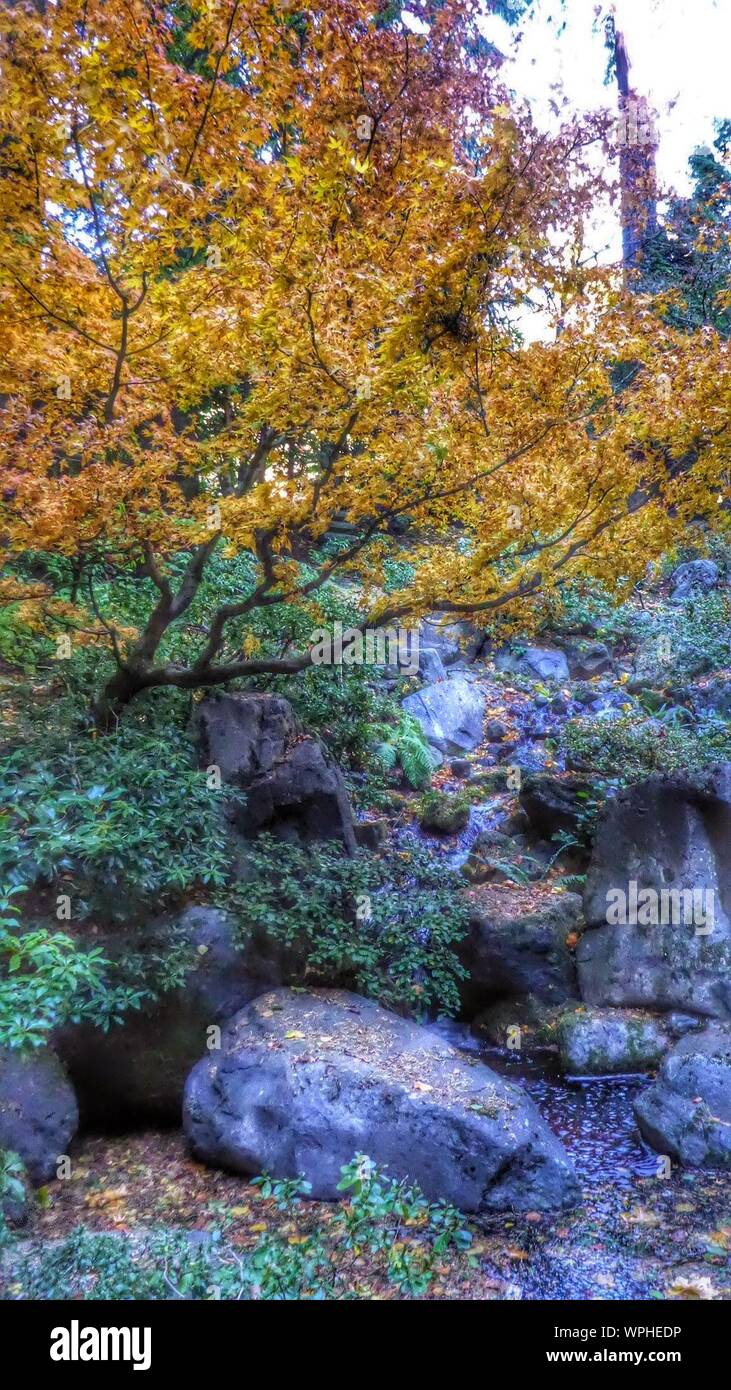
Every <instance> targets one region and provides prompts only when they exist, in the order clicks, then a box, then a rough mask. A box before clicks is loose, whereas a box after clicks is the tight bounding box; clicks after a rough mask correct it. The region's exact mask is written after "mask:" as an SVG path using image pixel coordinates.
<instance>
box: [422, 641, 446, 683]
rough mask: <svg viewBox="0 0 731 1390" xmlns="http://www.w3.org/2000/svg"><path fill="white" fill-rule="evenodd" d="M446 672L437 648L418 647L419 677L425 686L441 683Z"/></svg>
mask: <svg viewBox="0 0 731 1390" xmlns="http://www.w3.org/2000/svg"><path fill="white" fill-rule="evenodd" d="M446 674H447V672H446V670H445V668H444V662H443V661H442V658H441V656H440V654H439V651H438V649H437V647H422V646H420V647H419V675H420V676H421V679H422V680H423V681H425V682H426V684H427V685H434V684H435V682H436V681H443V680H444V677H445V676H446Z"/></svg>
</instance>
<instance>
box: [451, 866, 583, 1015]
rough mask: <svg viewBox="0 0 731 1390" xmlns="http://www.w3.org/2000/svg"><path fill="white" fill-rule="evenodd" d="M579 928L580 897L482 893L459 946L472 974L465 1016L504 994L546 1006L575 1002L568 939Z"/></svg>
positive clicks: (464, 995) (464, 988) (466, 984)
mask: <svg viewBox="0 0 731 1390" xmlns="http://www.w3.org/2000/svg"><path fill="white" fill-rule="evenodd" d="M580 926H581V899H580V897H579V896H578V894H577V893H552V894H546V895H545V897H543V898H541V899H540V900H539V901H538V902H537V903H536V901H535V894H531V891H530V890H522V891H521V890H519V889H514V890H512V891H511V892H510V893H509V894H505V893H504V892H501V890H500V889H499V888H497V889H489V888H488V889H484V890H482V891H481V892H480V893H479V894H478V895H476V900H475V905H474V906H473V907H472V910H471V915H470V919H469V925H468V930H467V935H466V937H465V939H464V941H463V942H462V943H461V944H460V948H459V954H460V959H461V961H462V964H463V965H464V966H465V967H466V969H467V970H468V972H469V978H468V979H467V980H466V981H464V982H463V984H462V986H461V991H462V998H463V1003H464V1007H465V1012H466V1013H467V1014H470V1013H472V1014H474V1013H475V1012H476V1011H477V1010H478V1009H480V1008H484V1007H485V1006H486V1005H487V1004H490V1003H492V1002H493V1000H495V999H499V998H501V997H502V996H505V995H518V994H533V995H535V996H536V998H538V999H541V1000H542V1001H543V1002H544V1003H547V1004H554V1003H562V1002H564V1001H565V1000H567V999H571V998H575V997H576V993H577V990H576V975H575V970H574V960H573V956H572V954H571V951H570V949H569V947H568V946H567V944H566V938H567V936H569V935H570V933H573V932H576V931H577V930H578V929H579V928H580Z"/></svg>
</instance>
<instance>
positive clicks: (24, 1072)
mask: <svg viewBox="0 0 731 1390" xmlns="http://www.w3.org/2000/svg"><path fill="white" fill-rule="evenodd" d="M78 1126H79V1111H78V1107H77V1104H76V1096H75V1095H74V1091H73V1087H72V1086H71V1084H70V1082H69V1079H68V1077H67V1075H66V1072H65V1071H64V1069H63V1067H62V1066H61V1063H60V1062H59V1060H58V1057H56V1055H55V1053H53V1052H51V1051H50V1049H49V1048H45V1047H43V1048H34V1049H33V1050H32V1051H27V1052H26V1051H23V1052H20V1051H16V1050H15V1049H13V1048H3V1049H2V1051H0V1149H10V1150H11V1151H12V1152H14V1153H16V1154H18V1156H19V1157H20V1158H21V1159H22V1160H23V1163H24V1164H25V1168H26V1170H27V1172H28V1174H29V1176H30V1178H31V1179H32V1181H33V1182H34V1183H44V1182H48V1180H49V1179H50V1178H54V1177H55V1176H56V1172H57V1168H58V1160H59V1158H61V1156H62V1155H65V1154H67V1153H68V1148H69V1144H70V1143H71V1140H72V1139H73V1137H74V1135H75V1133H76V1131H77V1129H78Z"/></svg>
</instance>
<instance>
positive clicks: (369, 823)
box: [355, 816, 388, 850]
mask: <svg viewBox="0 0 731 1390" xmlns="http://www.w3.org/2000/svg"><path fill="white" fill-rule="evenodd" d="M355 839H356V843H357V844H358V845H360V846H361V848H362V849H372V850H378V849H383V846H384V845H385V844H386V841H387V840H388V821H387V820H386V819H385V817H383V816H381V817H379V819H378V820H361V821H358V822H357V824H356V826H355Z"/></svg>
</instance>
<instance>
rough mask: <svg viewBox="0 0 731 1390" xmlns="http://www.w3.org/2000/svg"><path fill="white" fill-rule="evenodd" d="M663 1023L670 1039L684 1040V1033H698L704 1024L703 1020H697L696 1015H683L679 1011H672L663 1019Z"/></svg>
mask: <svg viewBox="0 0 731 1390" xmlns="http://www.w3.org/2000/svg"><path fill="white" fill-rule="evenodd" d="M663 1023H664V1025H665V1027H666V1029H667V1031H668V1033H669V1034H670V1037H671V1038H675V1040H676V1041H677V1039H678V1038H684V1037H685V1035H686V1033H695V1032H698V1031H700V1029H701V1028H702V1027H703V1025H704V1023H705V1019H702V1018H699V1017H698V1015H697V1014H684V1013H681V1012H680V1010H679V1009H672V1010H671V1012H670V1013H669V1014H665V1015H664V1017H663Z"/></svg>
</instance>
